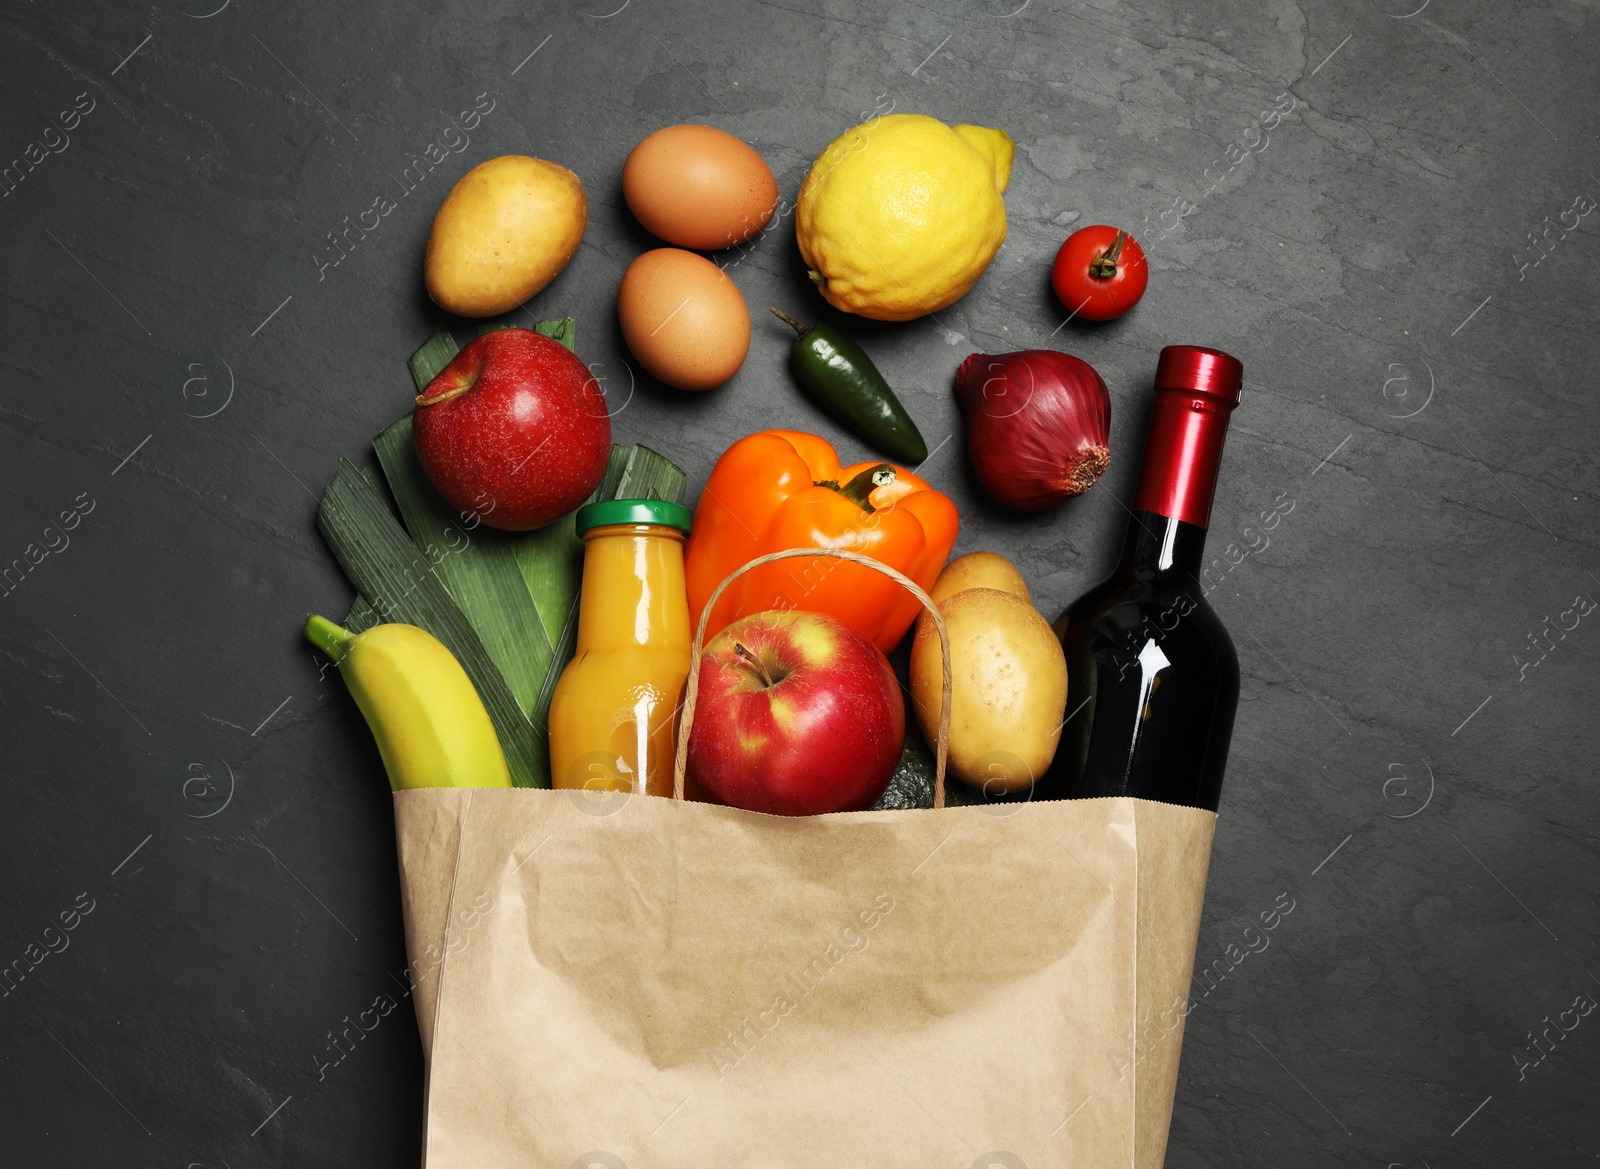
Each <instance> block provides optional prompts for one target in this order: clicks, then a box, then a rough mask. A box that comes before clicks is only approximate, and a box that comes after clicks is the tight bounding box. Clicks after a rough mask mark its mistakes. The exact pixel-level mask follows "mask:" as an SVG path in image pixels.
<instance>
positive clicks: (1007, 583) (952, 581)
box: [928, 552, 1033, 605]
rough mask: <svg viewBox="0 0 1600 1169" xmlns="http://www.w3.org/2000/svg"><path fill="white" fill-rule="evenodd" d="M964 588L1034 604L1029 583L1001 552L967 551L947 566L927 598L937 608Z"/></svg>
mask: <svg viewBox="0 0 1600 1169" xmlns="http://www.w3.org/2000/svg"><path fill="white" fill-rule="evenodd" d="M963 589H999V590H1000V591H1001V592H1002V593H1011V594H1013V595H1014V596H1018V597H1021V598H1022V599H1023V600H1024V601H1028V602H1029V603H1032V600H1033V598H1032V597H1030V596H1029V595H1028V583H1027V582H1026V581H1025V580H1023V579H1022V574H1021V573H1020V572H1018V571H1017V566H1016V565H1015V564H1012V563H1011V561H1009V560H1007V559H1006V558H1005V557H1004V556H1002V555H1000V553H998V552H968V553H967V554H966V555H965V556H957V557H956V558H955V559H954V560H952V561H951V562H950V563H949V564H947V565H945V566H944V571H943V572H941V573H940V574H939V579H938V580H937V581H935V582H934V585H933V588H931V589H929V590H928V595H929V596H930V597H932V598H933V603H934V604H935V605H937V604H939V603H940V602H941V601H943V600H944V599H945V598H946V597H953V596H955V594H957V593H959V592H961V591H962V590H963Z"/></svg>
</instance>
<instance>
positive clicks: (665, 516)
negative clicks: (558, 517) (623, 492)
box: [577, 499, 693, 536]
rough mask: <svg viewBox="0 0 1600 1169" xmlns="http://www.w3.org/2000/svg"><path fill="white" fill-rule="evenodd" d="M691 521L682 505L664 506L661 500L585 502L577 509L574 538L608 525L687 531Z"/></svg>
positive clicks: (688, 512) (665, 504)
mask: <svg viewBox="0 0 1600 1169" xmlns="http://www.w3.org/2000/svg"><path fill="white" fill-rule="evenodd" d="M692 518H693V514H692V513H691V512H690V511H689V509H688V508H686V507H684V506H683V504H681V503H668V502H667V501H666V500H664V499H607V500H604V501H603V502H600V503H586V504H584V505H583V506H582V507H580V508H579V509H578V517H577V522H578V535H580V536H581V535H583V534H584V533H585V532H587V531H588V530H589V529H590V528H604V527H609V526H610V525H612V524H660V525H661V526H662V527H666V528H677V529H678V530H679V531H681V532H687V531H688V530H689V521H690V520H691V519H692Z"/></svg>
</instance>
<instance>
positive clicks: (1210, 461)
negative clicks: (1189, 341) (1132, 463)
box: [1133, 345, 1244, 528]
mask: <svg viewBox="0 0 1600 1169" xmlns="http://www.w3.org/2000/svg"><path fill="white" fill-rule="evenodd" d="M1243 384H1244V365H1243V364H1242V363H1241V362H1240V361H1239V359H1238V358H1237V357H1233V356H1231V355H1229V354H1227V353H1223V352H1222V351H1221V350H1220V349H1206V348H1204V347H1202V346H1199V345H1168V346H1167V347H1166V348H1165V349H1163V350H1162V351H1161V357H1160V360H1158V361H1157V362H1156V378H1155V388H1156V404H1155V409H1154V411H1153V412H1152V413H1151V415H1150V435H1149V437H1148V438H1147V439H1146V440H1145V449H1144V469H1143V471H1142V472H1141V473H1140V475H1139V490H1138V493H1137V494H1136V495H1135V496H1134V501H1133V506H1134V509H1135V510H1137V511H1149V512H1154V513H1155V514H1157V515H1164V516H1171V517H1172V518H1173V519H1177V520H1182V521H1183V522H1184V523H1188V524H1194V525H1195V526H1196V527H1201V528H1204V527H1207V526H1208V525H1209V524H1210V522H1211V499H1212V496H1213V495H1214V494H1215V493H1216V488H1217V468H1218V466H1219V465H1220V464H1221V462H1222V441H1223V439H1224V438H1226V437H1227V434H1228V415H1230V414H1231V413H1233V408H1234V407H1235V406H1237V405H1238V404H1239V391H1240V388H1241V387H1242V386H1243Z"/></svg>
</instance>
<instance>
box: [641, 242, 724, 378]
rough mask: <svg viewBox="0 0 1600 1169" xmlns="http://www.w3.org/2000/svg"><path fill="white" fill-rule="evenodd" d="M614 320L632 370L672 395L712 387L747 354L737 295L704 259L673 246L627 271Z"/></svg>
mask: <svg viewBox="0 0 1600 1169" xmlns="http://www.w3.org/2000/svg"><path fill="white" fill-rule="evenodd" d="M617 320H618V321H619V322H620V323H621V325H622V336H623V339H624V340H626V341H627V342H628V348H629V349H631V350H633V355H634V356H635V357H637V358H638V359H639V364H640V365H642V366H644V367H645V369H647V370H649V371H650V372H651V373H652V374H654V375H655V376H656V377H658V378H660V379H661V380H662V381H664V382H666V383H667V385H669V386H676V387H677V388H678V389H680V390H709V389H711V388H712V387H713V386H720V385H721V384H722V383H723V382H725V381H727V380H728V379H729V378H731V377H732V376H733V375H734V374H736V373H738V372H739V367H740V366H741V365H743V364H744V358H745V354H746V353H748V352H750V309H749V308H748V307H747V306H746V305H745V303H744V297H743V296H742V295H740V293H739V289H738V288H737V287H736V286H735V285H734V283H733V281H732V280H730V279H729V278H728V276H727V274H726V273H725V272H723V271H722V269H721V268H718V267H717V266H716V265H715V264H713V263H712V262H711V261H710V260H708V259H706V258H705V257H704V256H697V255H695V254H694V253H693V252H686V251H683V250H682V249H680V248H657V249H656V250H655V251H653V252H646V253H645V254H644V255H642V256H640V257H639V258H638V259H637V260H635V261H634V262H633V263H632V264H629V265H628V270H627V271H626V272H624V273H623V274H622V287H621V288H619V289H617Z"/></svg>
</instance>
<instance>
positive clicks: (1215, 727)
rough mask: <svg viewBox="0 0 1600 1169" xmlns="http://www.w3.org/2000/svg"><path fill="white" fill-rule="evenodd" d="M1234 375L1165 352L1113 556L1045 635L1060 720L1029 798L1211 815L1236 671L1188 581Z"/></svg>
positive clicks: (1196, 559) (1193, 349)
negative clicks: (1126, 800) (1130, 803)
mask: <svg viewBox="0 0 1600 1169" xmlns="http://www.w3.org/2000/svg"><path fill="white" fill-rule="evenodd" d="M1243 375H1244V367H1243V366H1242V365H1241V364H1240V363H1239V360H1238V359H1237V358H1234V357H1230V356H1229V355H1228V354H1226V353H1222V352H1219V351H1218V350H1215V349H1204V348H1200V347H1199V346H1193V345H1169V346H1167V347H1166V348H1165V349H1163V350H1162V351H1161V358H1160V360H1159V361H1158V362H1157V365H1156V378H1155V392H1156V400H1155V407H1154V410H1153V411H1152V414H1151V418H1150V430H1149V437H1148V438H1147V439H1146V441H1145V452H1144V466H1143V469H1142V471H1141V472H1140V476H1139V489H1138V492H1137V493H1136V494H1135V496H1134V502H1133V509H1132V512H1131V518H1130V519H1129V521H1128V530H1127V535H1126V536H1125V537H1124V539H1123V545H1122V556H1121V559H1120V561H1119V562H1118V564H1117V567H1116V569H1115V570H1114V571H1113V572H1112V574H1111V575H1110V576H1109V577H1108V578H1106V580H1105V581H1103V582H1102V583H1101V584H1099V585H1097V586H1095V587H1094V588H1092V589H1090V590H1089V591H1088V592H1087V593H1085V594H1084V595H1083V596H1081V597H1079V598H1078V599H1077V600H1076V601H1074V602H1073V603H1072V604H1071V605H1069V606H1067V609H1066V612H1064V613H1063V614H1062V615H1061V616H1060V617H1059V618H1058V619H1057V620H1056V622H1055V624H1054V628H1055V631H1056V635H1057V636H1058V637H1059V638H1060V639H1061V647H1062V649H1063V650H1064V651H1065V653H1066V658H1067V719H1066V721H1065V723H1064V724H1063V726H1062V728H1061V743H1060V746H1058V747H1057V748H1056V754H1055V758H1054V759H1053V760H1052V762H1051V765H1050V768H1049V770H1048V771H1047V772H1046V773H1045V774H1044V775H1043V776H1041V777H1040V778H1039V780H1038V782H1037V784H1036V785H1035V790H1034V792H1033V798H1034V799H1084V798H1088V797H1092V796H1138V797H1141V798H1143V799H1149V800H1161V801H1163V802H1166V803H1169V804H1184V805H1187V806H1189V807H1195V808H1207V809H1209V810H1211V811H1213V812H1214V811H1216V809H1217V799H1218V796H1219V794H1220V791H1221V787H1222V772H1223V768H1224V766H1225V765H1226V763H1227V759H1228V743H1229V740H1230V739H1231V737H1232V735H1233V716H1234V710H1235V708H1236V707H1237V706H1238V702H1239V659H1238V656H1237V655H1236V654H1235V653H1234V648H1233V642H1232V640H1231V639H1230V638H1229V637H1228V631H1227V630H1226V629H1224V628H1223V625H1222V622H1221V621H1220V620H1219V619H1218V618H1217V615H1216V614H1215V613H1214V612H1212V610H1211V606H1210V605H1209V604H1207V603H1206V599H1205V596H1204V589H1203V586H1202V584H1201V579H1200V574H1201V570H1202V565H1203V563H1204V553H1205V543H1206V527H1207V525H1208V524H1209V523H1210V519H1211V500H1212V496H1213V494H1214V492H1215V490H1216V484H1217V467H1218V464H1219V463H1220V462H1221V459H1222V441H1223V439H1224V438H1225V437H1226V435H1227V430H1228V416H1229V415H1230V414H1231V413H1232V412H1233V408H1234V407H1235V406H1237V405H1238V404H1239V389H1240V384H1241V382H1242V381H1243Z"/></svg>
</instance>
